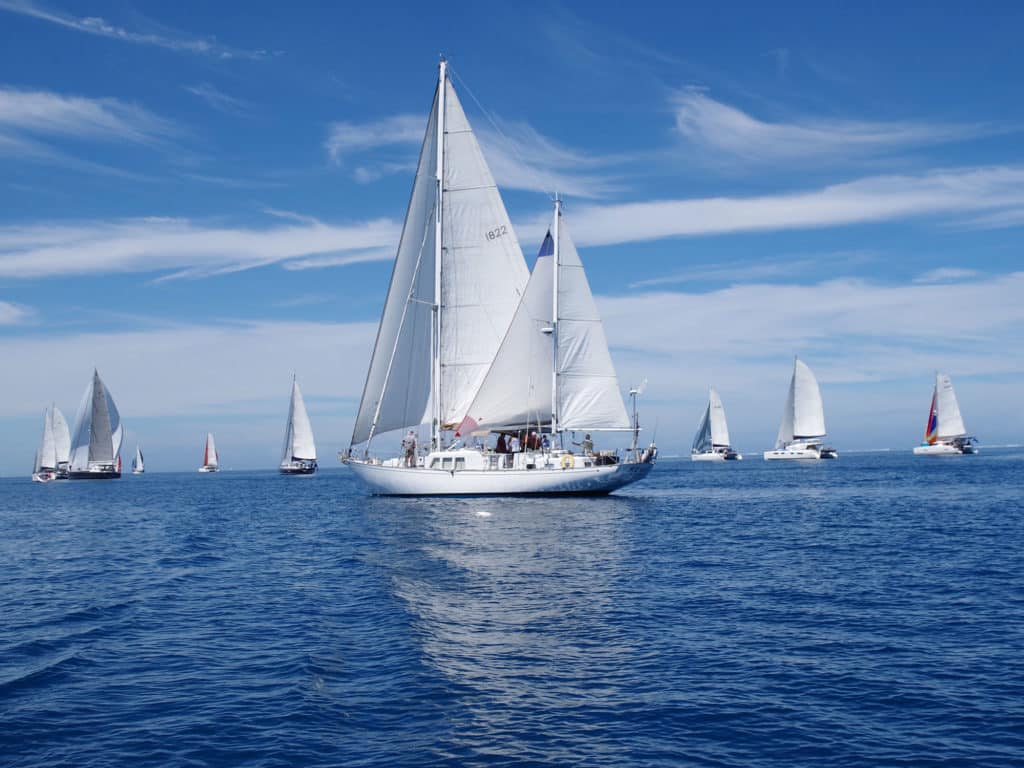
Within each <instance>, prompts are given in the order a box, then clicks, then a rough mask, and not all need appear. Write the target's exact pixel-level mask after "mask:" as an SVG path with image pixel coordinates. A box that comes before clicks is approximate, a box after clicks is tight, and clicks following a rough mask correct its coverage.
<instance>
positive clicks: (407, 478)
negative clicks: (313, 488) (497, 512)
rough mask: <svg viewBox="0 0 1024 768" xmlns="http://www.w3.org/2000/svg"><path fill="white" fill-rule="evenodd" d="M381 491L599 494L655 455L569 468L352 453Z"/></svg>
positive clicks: (639, 474)
mask: <svg viewBox="0 0 1024 768" xmlns="http://www.w3.org/2000/svg"><path fill="white" fill-rule="evenodd" d="M345 464H346V466H348V467H349V468H350V469H351V470H352V471H353V472H355V474H356V476H357V477H358V478H359V479H360V480H362V481H363V482H364V483H366V485H367V486H368V487H369V489H370V492H371V493H373V494H375V495H378V496H511V495H545V494H580V495H590V496H601V495H604V494H608V493H611V492H612V491H615V490H618V489H619V488H622V487H624V486H626V485H629V484H630V483H635V482H637V481H638V480H642V479H643V478H645V477H647V475H648V474H649V473H650V471H651V469H652V468H653V466H654V462H653V461H645V462H640V463H623V464H611V465H605V466H592V467H580V468H570V469H561V468H558V469H544V468H539V469H502V470H492V469H462V470H444V469H424V468H422V467H416V468H412V467H393V466H385V465H382V464H371V463H368V462H364V461H358V460H354V459H349V460H347V461H346V462H345Z"/></svg>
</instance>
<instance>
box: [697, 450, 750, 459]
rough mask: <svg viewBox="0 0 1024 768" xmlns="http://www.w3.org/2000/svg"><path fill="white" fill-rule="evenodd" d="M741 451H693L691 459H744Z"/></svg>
mask: <svg viewBox="0 0 1024 768" xmlns="http://www.w3.org/2000/svg"><path fill="white" fill-rule="evenodd" d="M742 459H743V454H741V453H728V454H727V453H723V452H721V451H705V452H704V453H691V454H690V461H742Z"/></svg>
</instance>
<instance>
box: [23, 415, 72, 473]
mask: <svg viewBox="0 0 1024 768" xmlns="http://www.w3.org/2000/svg"><path fill="white" fill-rule="evenodd" d="M70 455H71V435H70V433H69V432H68V423H67V421H65V420H64V414H62V413H61V412H60V409H59V408H58V407H57V406H56V405H51V406H50V407H49V408H47V409H46V413H44V414H43V435H42V438H41V439H40V442H39V448H38V450H36V461H35V466H34V468H33V470H32V479H33V480H34V481H36V482H37V483H46V482H49V481H50V480H67V478H68V461H69V458H70Z"/></svg>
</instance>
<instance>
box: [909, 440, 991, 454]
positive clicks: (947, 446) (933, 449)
mask: <svg viewBox="0 0 1024 768" xmlns="http://www.w3.org/2000/svg"><path fill="white" fill-rule="evenodd" d="M971 448H972V450H970V451H965V450H964V449H963V446H960V445H956V444H954V443H933V444H931V445H917V446H914V455H915V456H963V455H964V454H966V453H977V449H976V448H974V446H971Z"/></svg>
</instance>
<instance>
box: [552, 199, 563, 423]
mask: <svg viewBox="0 0 1024 768" xmlns="http://www.w3.org/2000/svg"><path fill="white" fill-rule="evenodd" d="M561 218H562V201H561V199H560V198H559V197H558V193H557V192H556V193H555V226H554V230H555V231H554V232H553V233H552V237H553V238H554V248H555V250H554V253H553V254H552V256H551V258H552V265H551V266H552V270H551V272H552V274H551V285H552V290H551V341H552V345H551V354H552V357H553V363H552V365H551V434H552V435H555V434H557V433H558V432H560V431H561V430H560V429H559V426H558V265H559V261H558V257H559V250H560V249H559V247H558V224H559V219H561Z"/></svg>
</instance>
